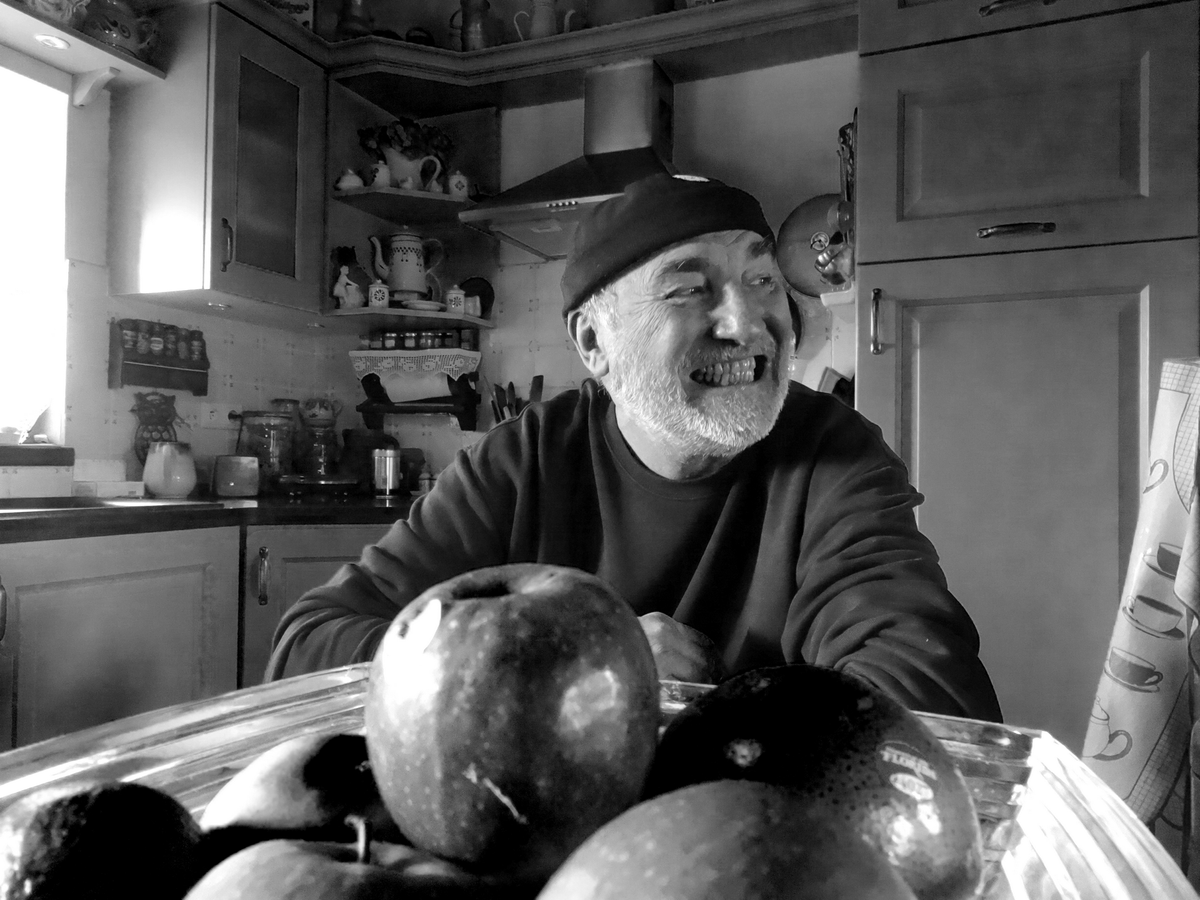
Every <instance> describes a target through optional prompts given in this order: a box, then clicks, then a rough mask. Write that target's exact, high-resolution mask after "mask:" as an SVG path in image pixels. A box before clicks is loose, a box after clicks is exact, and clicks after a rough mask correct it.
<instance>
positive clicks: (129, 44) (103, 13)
mask: <svg viewBox="0 0 1200 900" xmlns="http://www.w3.org/2000/svg"><path fill="white" fill-rule="evenodd" d="M83 33H84V34H86V35H88V36H89V37H93V38H95V39H96V40H98V41H101V42H102V43H105V44H108V45H109V46H110V47H116V48H117V49H118V50H124V51H125V52H126V53H128V54H129V55H130V56H135V57H137V58H138V59H143V58H144V57H145V56H146V54H147V53H149V52H150V50H152V49H153V47H154V44H155V42H156V41H157V40H158V23H156V22H155V21H154V20H153V19H151V18H150V17H149V16H139V15H138V14H137V13H135V12H134V11H133V9H131V8H130V6H129V5H128V4H127V3H125V2H123V0H92V2H91V3H90V4H89V6H88V11H87V18H86V19H85V20H84V23H83Z"/></svg>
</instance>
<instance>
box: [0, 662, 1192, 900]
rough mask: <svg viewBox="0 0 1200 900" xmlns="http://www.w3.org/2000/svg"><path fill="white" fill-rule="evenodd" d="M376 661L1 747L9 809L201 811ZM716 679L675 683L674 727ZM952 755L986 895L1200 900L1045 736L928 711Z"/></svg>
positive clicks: (349, 691) (352, 713)
mask: <svg viewBox="0 0 1200 900" xmlns="http://www.w3.org/2000/svg"><path fill="white" fill-rule="evenodd" d="M369 672H370V667H369V665H367V664H359V665H352V666H345V667H342V668H338V669H329V670H327V671H324V672H318V673H315V674H312V675H301V676H298V677H296V678H289V679H286V680H284V681H277V682H273V683H271V684H265V685H260V686H258V687H252V688H246V689H245V690H240V691H234V692H232V693H228V694H223V695H221V696H219V697H213V698H212V699H209V700H200V701H196V702H193V703H184V704H180V705H178V706H172V707H168V708H166V709H161V710H156V711H154V712H149V713H143V714H141V715H137V716H131V717H129V718H126V719H120V720H118V721H116V722H110V723H108V724H106V725H99V726H96V727H94V728H88V729H85V730H83V731H78V732H75V733H73V734H69V735H64V736H63V737H59V738H52V739H50V740H47V741H42V742H40V743H37V744H31V745H29V746H28V747H22V748H19V749H17V750H10V751H8V752H6V753H0V806H4V805H6V804H7V803H8V802H10V801H11V800H12V799H14V798H16V797H18V796H20V795H21V794H24V793H27V792H29V791H31V790H35V789H37V788H39V787H42V786H45V785H49V784H53V783H55V782H59V781H62V780H65V779H69V778H74V777H79V776H88V777H96V778H103V779H116V780H122V781H136V782H140V783H142V784H147V785H150V786H152V787H156V788H159V789H161V790H165V791H167V792H168V793H170V794H172V795H173V796H174V797H175V798H176V799H178V800H179V801H180V802H181V803H182V804H183V805H184V806H185V807H187V808H188V809H189V810H190V811H191V812H192V814H193V815H195V816H197V817H198V816H199V815H200V814H201V813H202V812H203V811H204V807H205V806H206V805H207V803H208V801H209V800H210V799H211V798H212V797H213V795H214V794H215V793H216V792H217V791H218V790H219V789H220V788H221V786H222V785H224V784H225V782H226V781H228V780H229V779H230V778H231V777H233V775H234V774H235V773H236V772H238V771H240V770H241V769H242V768H243V767H244V766H245V765H246V764H248V763H249V762H250V761H251V760H252V759H254V758H255V757H256V756H258V755H259V754H260V753H262V752H263V751H264V750H267V749H268V748H270V747H272V746H274V745H275V744H278V743H281V742H282V741H285V740H287V739H289V738H293V737H296V736H298V735H302V734H311V733H327V734H337V733H352V732H361V731H362V708H363V701H364V699H365V696H366V688H367V679H368V675H369ZM710 689H711V688H710V686H709V685H702V684H689V683H686V682H678V681H664V682H662V683H661V688H660V705H661V708H662V712H663V720H664V724H665V723H666V722H669V721H670V720H671V719H672V718H673V717H674V716H675V715H677V714H678V713H679V711H680V710H681V709H683V707H684V706H686V705H687V704H688V703H689V702H690V701H691V700H692V699H694V698H695V697H697V696H699V695H700V694H702V693H704V692H705V691H707V690H710ZM919 717H920V718H921V720H922V721H923V722H925V724H926V725H928V726H929V727H930V729H932V731H933V732H934V734H936V735H937V737H938V738H939V739H940V740H941V741H942V743H943V745H944V746H945V747H946V748H947V749H948V750H949V751H950V754H951V755H952V756H953V757H954V759H955V762H956V763H957V764H958V767H959V769H960V771H961V772H962V773H963V776H964V777H965V778H966V781H967V784H968V786H969V787H970V789H971V793H972V796H973V798H974V800H975V807H976V810H977V812H978V814H979V821H980V825H981V827H982V830H983V835H984V853H985V858H986V869H985V876H984V880H983V883H982V888H981V890H980V893H979V900H1059V898H1061V900H1074V898H1086V900H1197V895H1196V892H1195V891H1194V890H1193V889H1192V888H1191V886H1190V885H1189V884H1188V882H1187V879H1186V878H1185V877H1184V875H1183V873H1182V872H1181V871H1180V869H1179V867H1178V866H1177V865H1176V864H1175V862H1174V861H1173V860H1172V859H1171V858H1170V857H1169V856H1168V855H1167V853H1166V852H1165V851H1164V850H1163V848H1162V846H1161V845H1160V844H1159V843H1158V841H1157V840H1156V839H1155V838H1154V836H1153V835H1152V834H1151V833H1150V832H1149V830H1147V828H1146V827H1145V826H1144V825H1143V824H1142V823H1141V822H1140V821H1138V820H1137V818H1136V817H1135V816H1134V815H1133V814H1132V813H1131V812H1130V810H1129V808H1128V807H1127V806H1126V805H1125V804H1124V802H1122V801H1121V799H1120V798H1119V797H1117V795H1116V794H1114V793H1113V792H1112V790H1111V789H1110V788H1109V787H1108V786H1107V785H1106V784H1104V782H1102V781H1101V780H1100V779H1099V778H1098V777H1097V776H1096V775H1095V774H1094V773H1093V772H1092V771H1091V770H1090V769H1088V768H1087V767H1086V766H1085V765H1084V764H1083V763H1082V762H1080V760H1079V759H1078V757H1076V756H1074V755H1073V754H1071V753H1070V752H1069V751H1068V750H1067V749H1066V748H1065V747H1063V745H1062V744H1060V743H1059V742H1058V741H1057V740H1055V739H1054V738H1053V737H1051V736H1050V735H1049V734H1047V733H1046V732H1044V731H1034V730H1030V729H1023V728H1015V727H1012V726H1007V725H995V724H992V723H988V722H980V721H975V720H972V719H960V718H955V717H953V716H939V715H932V714H926V713H921V714H919Z"/></svg>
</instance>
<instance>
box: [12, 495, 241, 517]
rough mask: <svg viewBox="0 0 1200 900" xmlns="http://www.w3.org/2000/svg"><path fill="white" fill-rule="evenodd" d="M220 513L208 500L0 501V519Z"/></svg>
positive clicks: (122, 498) (64, 499) (218, 504)
mask: <svg viewBox="0 0 1200 900" xmlns="http://www.w3.org/2000/svg"><path fill="white" fill-rule="evenodd" d="M171 507H187V508H188V509H222V508H223V507H222V504H220V503H216V502H212V501H208V500H168V499H159V498H157V497H10V498H7V499H3V500H0V516H3V515H27V514H29V513H44V512H59V511H67V510H76V509H159V508H171Z"/></svg>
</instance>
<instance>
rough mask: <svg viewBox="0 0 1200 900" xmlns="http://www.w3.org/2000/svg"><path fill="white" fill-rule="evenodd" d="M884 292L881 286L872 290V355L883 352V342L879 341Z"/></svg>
mask: <svg viewBox="0 0 1200 900" xmlns="http://www.w3.org/2000/svg"><path fill="white" fill-rule="evenodd" d="M882 293H883V291H881V290H880V289H879V288H872V290H871V355H872V356H879V355H880V354H881V353H883V344H881V343H879V297H880V295H881V294H882Z"/></svg>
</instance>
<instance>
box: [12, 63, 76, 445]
mask: <svg viewBox="0 0 1200 900" xmlns="http://www.w3.org/2000/svg"><path fill="white" fill-rule="evenodd" d="M4 49H5V48H3V47H0V51H3V50H4ZM41 68H43V67H41V66H40V64H37V63H33V62H32V61H26V58H25V57H21V56H19V55H18V54H10V53H4V55H2V56H0V122H4V123H5V128H4V139H3V140H0V177H3V187H0V197H2V198H3V200H2V201H0V428H4V427H5V426H7V427H10V428H12V427H15V428H17V429H21V430H27V429H29V428H31V427H32V426H33V425H34V423H35V422H36V421H37V420H38V418H39V416H40V415H41V414H42V412H43V411H45V410H47V409H49V410H50V415H49V416H48V417H47V419H43V421H42V422H40V423H38V430H39V431H47V432H48V433H50V434H51V435H52V436H53V435H56V434H59V433H60V432H61V425H60V424H59V423H60V422H61V416H62V410H63V406H64V398H65V393H66V368H67V367H66V332H67V260H66V258H65V256H66V249H65V248H66V237H65V233H66V171H67V165H66V161H67V114H68V111H69V102H68V99H67V94H66V92H65V90H62V89H60V88H56V87H53V86H52V85H51V84H49V83H47V81H48V80H49V79H46V80H43V79H42V78H40V77H38V76H39V74H40V73H39V70H40V69H41ZM56 74H57V73H56Z"/></svg>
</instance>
